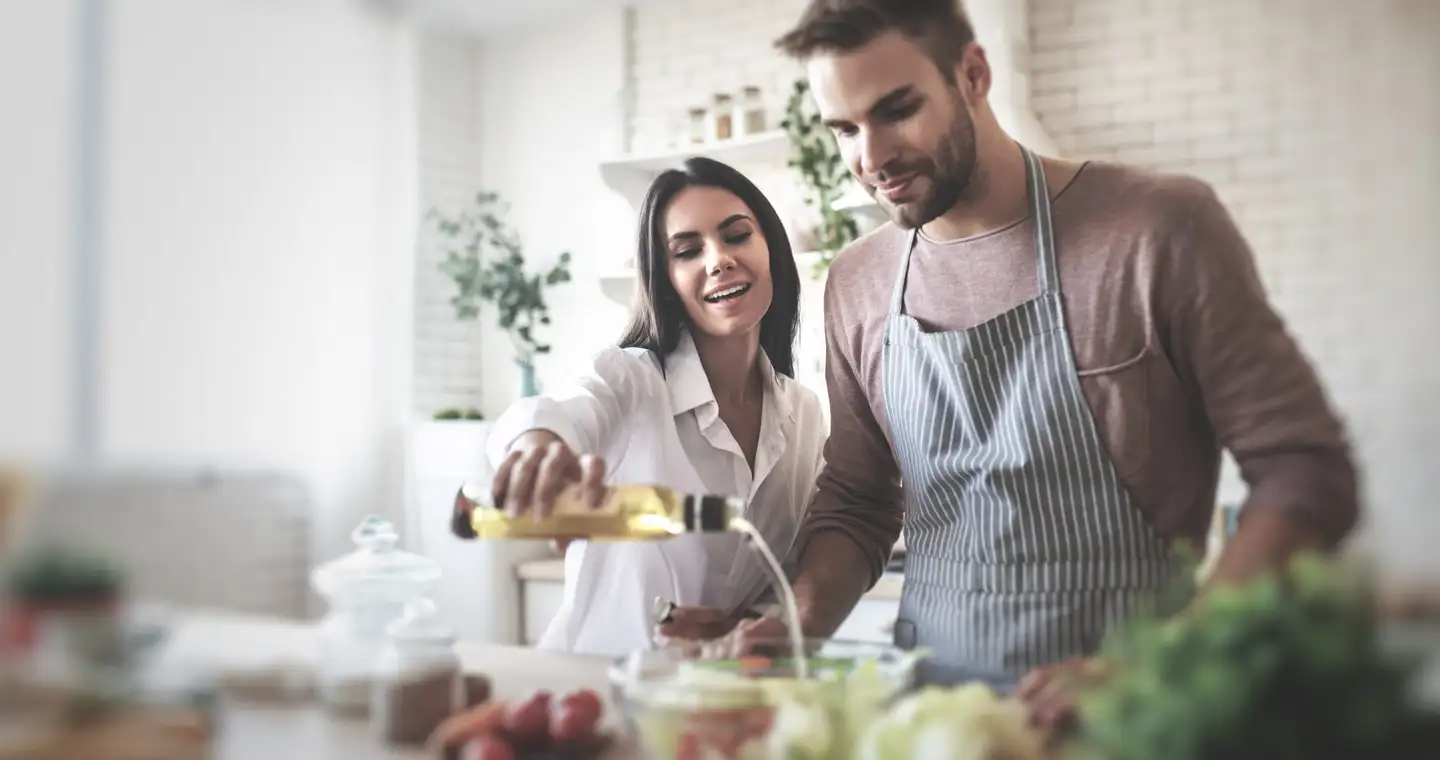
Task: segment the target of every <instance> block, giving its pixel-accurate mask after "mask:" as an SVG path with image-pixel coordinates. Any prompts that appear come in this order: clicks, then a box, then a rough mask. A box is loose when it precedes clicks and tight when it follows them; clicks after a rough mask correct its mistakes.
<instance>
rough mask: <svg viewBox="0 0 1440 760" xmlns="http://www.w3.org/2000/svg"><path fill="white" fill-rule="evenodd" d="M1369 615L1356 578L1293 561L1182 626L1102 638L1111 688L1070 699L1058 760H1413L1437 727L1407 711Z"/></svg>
mask: <svg viewBox="0 0 1440 760" xmlns="http://www.w3.org/2000/svg"><path fill="white" fill-rule="evenodd" d="M1374 609H1375V606H1374V603H1373V599H1372V595H1371V592H1370V587H1369V584H1368V583H1367V582H1366V581H1365V579H1364V578H1363V577H1362V576H1361V575H1359V574H1356V573H1353V572H1349V571H1348V570H1347V569H1342V568H1341V567H1340V566H1338V565H1333V564H1330V563H1329V562H1327V561H1325V560H1323V559H1321V558H1320V557H1318V556H1316V555H1302V556H1299V557H1297V558H1296V559H1295V560H1294V561H1293V562H1292V563H1291V564H1290V565H1289V566H1288V567H1287V568H1286V569H1285V570H1284V572H1282V573H1276V574H1273V575H1271V576H1268V577H1265V578H1262V579H1259V580H1256V581H1253V582H1250V583H1248V584H1245V585H1242V586H1237V587H1231V588H1223V589H1215V590H1212V591H1210V592H1209V593H1208V594H1207V595H1206V596H1205V597H1204V598H1203V599H1202V600H1201V601H1200V602H1199V604H1198V606H1196V607H1194V608H1192V609H1191V610H1189V611H1187V612H1186V613H1185V614H1183V615H1181V616H1178V617H1174V618H1171V619H1169V620H1165V619H1163V618H1161V617H1160V616H1146V617H1145V618H1142V619H1140V620H1138V621H1136V622H1135V623H1133V624H1131V625H1130V626H1127V627H1126V628H1125V629H1123V630H1122V631H1121V632H1119V633H1117V634H1116V635H1114V636H1112V637H1111V638H1110V639H1108V640H1107V642H1106V646H1105V652H1104V655H1105V660H1106V661H1107V662H1109V663H1110V667H1111V675H1110V678H1109V679H1107V680H1106V681H1105V682H1104V683H1103V684H1102V685H1100V686H1099V687H1097V688H1096V689H1095V690H1094V691H1092V692H1090V693H1088V694H1086V695H1085V696H1083V697H1082V698H1081V703H1080V721H1079V725H1078V734H1077V738H1076V740H1075V742H1074V747H1072V752H1071V754H1070V755H1067V757H1076V758H1086V759H1087V760H1090V759H1094V760H1154V759H1155V758H1165V759H1166V760H1251V759H1252V758H1253V759H1254V760H1260V759H1261V758H1265V760H1272V759H1274V758H1321V757H1323V758H1327V760H1362V758H1363V759H1365V760H1372V759H1373V760H1392V759H1393V760H1399V759H1400V758H1406V759H1407V760H1408V758H1412V757H1417V758H1418V757H1419V756H1420V755H1415V754H1413V753H1414V752H1416V751H1417V750H1418V751H1420V752H1422V753H1423V752H1424V751H1425V750H1424V749H1423V748H1424V747H1426V746H1427V745H1426V743H1425V742H1430V741H1434V740H1435V739H1436V738H1437V736H1436V727H1437V721H1436V716H1435V715H1434V714H1433V713H1427V712H1425V711H1424V709H1423V708H1422V707H1421V706H1420V705H1419V704H1418V703H1417V702H1415V701H1413V700H1412V698H1411V692H1410V688H1409V686H1410V682H1411V680H1412V678H1413V677H1414V676H1415V675H1417V673H1418V669H1417V668H1418V665H1419V662H1418V661H1416V660H1413V659H1411V658H1409V657H1408V656H1405V655H1403V654H1401V653H1398V652H1396V651H1393V650H1392V649H1390V648H1389V647H1386V646H1385V645H1384V644H1383V643H1382V641H1381V639H1380V636H1379V633H1378V624H1377V622H1376V618H1375V614H1374ZM1430 746H1432V747H1433V745H1430ZM1430 751H1433V749H1432V750H1430Z"/></svg>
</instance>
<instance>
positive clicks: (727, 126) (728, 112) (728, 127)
mask: <svg viewBox="0 0 1440 760" xmlns="http://www.w3.org/2000/svg"><path fill="white" fill-rule="evenodd" d="M710 124H711V133H710V139H712V140H714V141H716V142H721V141H724V140H729V139H730V138H732V137H734V136H735V112H734V110H733V109H732V107H731V105H730V96H729V95H726V94H724V93H720V94H718V95H716V96H715V107H714V109H712V113H711V115H710Z"/></svg>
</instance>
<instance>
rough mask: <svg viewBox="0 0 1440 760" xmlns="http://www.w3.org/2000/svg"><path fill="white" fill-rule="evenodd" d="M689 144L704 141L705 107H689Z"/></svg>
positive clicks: (697, 143)
mask: <svg viewBox="0 0 1440 760" xmlns="http://www.w3.org/2000/svg"><path fill="white" fill-rule="evenodd" d="M689 113H690V144H691V145H700V144H701V143H704V142H705V136H706V128H705V109H704V108H692V109H690V112H689Z"/></svg>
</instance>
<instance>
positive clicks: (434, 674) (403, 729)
mask: <svg viewBox="0 0 1440 760" xmlns="http://www.w3.org/2000/svg"><path fill="white" fill-rule="evenodd" d="M385 638H386V643H385V645H384V647H383V648H382V649H381V652H380V657H379V659H378V661H377V662H376V665H375V682H374V687H373V691H372V692H371V703H370V719H371V725H372V727H373V728H374V729H375V732H376V734H377V735H378V736H379V737H380V740H381V741H382V742H385V743H386V744H393V745H401V746H404V745H416V744H423V743H424V742H425V740H426V739H427V738H428V737H429V736H430V734H432V733H433V732H434V731H435V728H436V727H437V726H439V725H440V724H441V723H442V722H443V721H444V720H445V719H446V718H448V717H450V716H451V715H453V714H455V713H456V712H458V711H459V710H460V709H462V708H463V707H465V694H464V681H463V680H462V672H461V666H460V656H459V655H458V654H456V653H455V633H454V630H453V629H452V628H451V627H450V625H449V624H448V623H446V621H445V619H444V618H443V617H442V616H441V615H440V613H439V611H438V610H437V609H436V606H435V602H434V601H432V600H431V599H428V598H421V599H416V600H414V601H411V602H410V603H408V604H407V605H406V608H405V614H404V615H402V616H401V617H400V619H399V620H396V621H394V622H392V623H391V624H390V625H388V626H386V629H385Z"/></svg>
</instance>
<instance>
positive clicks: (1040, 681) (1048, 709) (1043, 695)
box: [1015, 657, 1106, 743]
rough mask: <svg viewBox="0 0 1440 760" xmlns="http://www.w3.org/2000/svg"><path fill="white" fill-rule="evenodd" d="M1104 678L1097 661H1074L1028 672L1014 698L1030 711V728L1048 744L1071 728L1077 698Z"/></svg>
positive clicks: (1078, 658)
mask: <svg viewBox="0 0 1440 760" xmlns="http://www.w3.org/2000/svg"><path fill="white" fill-rule="evenodd" d="M1105 675H1106V670H1105V667H1104V665H1103V664H1102V663H1101V662H1100V661H1099V660H1095V659H1089V658H1084V657H1076V658H1073V659H1069V660H1064V661H1062V662H1057V663H1055V664H1054V665H1050V666H1047V667H1043V668H1036V669H1035V670H1032V671H1030V672H1029V673H1028V674H1027V675H1026V676H1025V677H1024V678H1023V679H1021V681H1020V684H1019V686H1018V688H1017V689H1016V691H1015V696H1016V697H1017V698H1019V699H1020V701H1021V703H1022V704H1024V705H1025V708H1026V710H1027V711H1029V713H1030V723H1031V725H1033V726H1035V727H1036V728H1038V729H1039V730H1040V731H1041V733H1042V734H1043V735H1044V737H1045V741H1046V742H1047V743H1049V742H1053V741H1054V740H1055V739H1056V738H1058V737H1059V736H1060V734H1061V732H1062V731H1064V730H1065V729H1067V728H1069V727H1070V726H1071V725H1072V723H1073V721H1074V717H1075V700H1076V698H1077V697H1079V695H1080V694H1081V693H1082V692H1084V691H1085V690H1086V689H1088V688H1091V687H1093V686H1095V685H1097V684H1099V683H1100V682H1101V681H1103V680H1104V678H1105Z"/></svg>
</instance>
